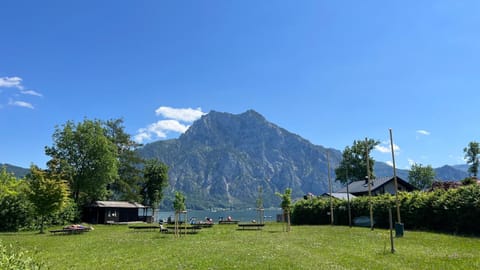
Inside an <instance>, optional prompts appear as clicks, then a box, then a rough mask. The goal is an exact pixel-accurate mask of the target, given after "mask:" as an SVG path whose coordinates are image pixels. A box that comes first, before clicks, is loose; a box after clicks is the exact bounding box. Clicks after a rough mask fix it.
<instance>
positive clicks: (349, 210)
mask: <svg viewBox="0 0 480 270" xmlns="http://www.w3.org/2000/svg"><path fill="white" fill-rule="evenodd" d="M348 166H350V164H345V178H346V180H347V204H348V227H350V228H351V227H352V210H351V208H350V192H349V191H348V186H349V185H350V183H349V182H350V181H348Z"/></svg>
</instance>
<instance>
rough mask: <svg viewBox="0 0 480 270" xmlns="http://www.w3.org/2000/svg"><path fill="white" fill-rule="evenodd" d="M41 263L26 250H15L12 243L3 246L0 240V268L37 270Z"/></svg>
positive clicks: (5, 269)
mask: <svg viewBox="0 0 480 270" xmlns="http://www.w3.org/2000/svg"><path fill="white" fill-rule="evenodd" d="M42 268H43V264H42V263H38V262H36V261H35V260H34V259H33V258H32V257H30V256H29V253H28V252H27V251H22V250H15V249H14V248H13V246H12V245H9V246H5V245H3V244H2V242H0V269H2V270H27V269H31V270H37V269H42Z"/></svg>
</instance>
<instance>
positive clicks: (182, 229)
mask: <svg viewBox="0 0 480 270" xmlns="http://www.w3.org/2000/svg"><path fill="white" fill-rule="evenodd" d="M167 229H168V230H169V231H175V226H167ZM200 229H202V227H201V226H197V225H191V226H187V227H185V226H178V231H179V232H180V233H182V232H185V230H187V233H191V234H195V233H197V232H198V230H200Z"/></svg>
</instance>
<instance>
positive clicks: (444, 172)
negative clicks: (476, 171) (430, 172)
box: [435, 165, 469, 181]
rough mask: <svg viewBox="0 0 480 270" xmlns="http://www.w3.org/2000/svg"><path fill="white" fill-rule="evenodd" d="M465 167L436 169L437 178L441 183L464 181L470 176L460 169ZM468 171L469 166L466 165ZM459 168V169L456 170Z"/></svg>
mask: <svg viewBox="0 0 480 270" xmlns="http://www.w3.org/2000/svg"><path fill="white" fill-rule="evenodd" d="M459 166H463V165H457V166H449V165H445V166H442V167H440V168H436V169H435V176H436V177H435V178H436V179H438V180H441V181H453V180H463V179H465V178H467V177H468V176H469V174H468V172H467V171H464V170H462V169H458V168H464V167H459ZM465 166H466V168H467V170H468V165H465ZM456 167H458V168H456Z"/></svg>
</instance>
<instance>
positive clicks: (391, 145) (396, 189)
mask: <svg viewBox="0 0 480 270" xmlns="http://www.w3.org/2000/svg"><path fill="white" fill-rule="evenodd" d="M389 131H390V147H391V148H392V163H393V183H394V184H395V204H396V206H397V222H398V223H402V219H401V217H400V203H399V201H398V181H397V169H396V167H395V150H394V149H393V135H392V129H389Z"/></svg>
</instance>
